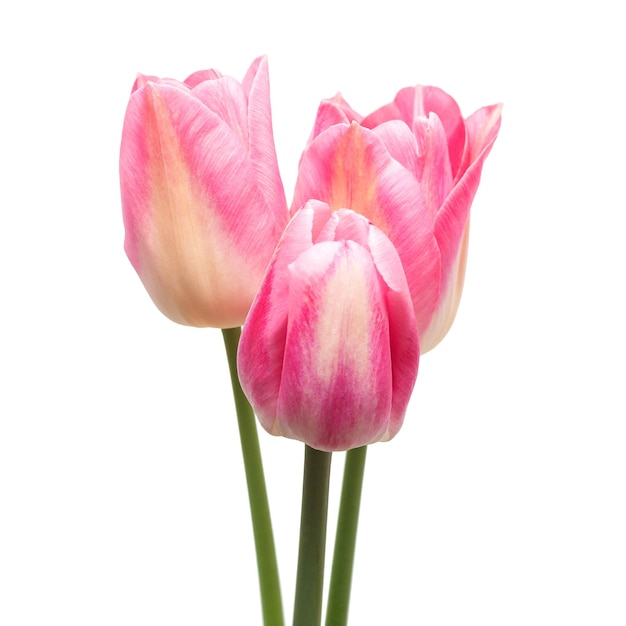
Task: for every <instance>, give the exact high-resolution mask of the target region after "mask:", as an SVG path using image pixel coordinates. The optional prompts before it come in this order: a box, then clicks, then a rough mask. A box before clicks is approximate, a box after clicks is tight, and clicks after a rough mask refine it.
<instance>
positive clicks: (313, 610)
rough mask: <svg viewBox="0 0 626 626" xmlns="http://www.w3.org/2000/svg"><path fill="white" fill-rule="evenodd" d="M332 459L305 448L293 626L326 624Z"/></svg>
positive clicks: (329, 455) (329, 454)
mask: <svg viewBox="0 0 626 626" xmlns="http://www.w3.org/2000/svg"><path fill="white" fill-rule="evenodd" d="M330 459H331V453H330V452H320V451H319V450H315V449H314V448H311V447H309V446H305V452H304V479H303V485H302V516H301V519H300V548H299V551H298V572H297V575H296V598H295V603H294V612H293V626H319V625H320V624H321V622H322V594H323V587H324V556H325V551H326V518H327V513H328V484H329V479H330Z"/></svg>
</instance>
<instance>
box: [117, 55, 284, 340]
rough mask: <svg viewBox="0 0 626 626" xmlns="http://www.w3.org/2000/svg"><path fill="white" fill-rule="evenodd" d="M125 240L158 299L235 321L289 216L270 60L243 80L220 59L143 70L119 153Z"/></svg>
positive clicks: (209, 322)
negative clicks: (180, 77) (182, 71)
mask: <svg viewBox="0 0 626 626" xmlns="http://www.w3.org/2000/svg"><path fill="white" fill-rule="evenodd" d="M120 181H121V190H122V209H123V214H124V224H125V227H126V239H125V249H126V253H127V255H128V258H129V259H130V261H131V263H132V264H133V266H134V267H135V269H136V271H137V273H138V274H139V276H140V278H141V280H142V282H143V283H144V285H145V287H146V289H147V291H148V293H149V294H150V296H151V297H152V299H153V300H154V302H155V304H156V305H157V307H158V308H159V309H160V310H161V311H162V312H163V313H164V314H165V315H167V317H169V318H171V319H172V320H174V321H175V322H179V323H181V324H187V325H190V326H213V327H219V328H228V327H234V326H240V325H241V324H242V323H243V321H244V320H245V317H246V315H247V313H248V310H249V308H250V304H251V303H252V300H253V298H254V294H255V293H256V290H257V289H258V287H259V285H260V283H261V280H262V278H263V274H264V272H265V268H266V266H267V264H268V262H269V260H270V258H271V255H272V252H273V250H274V247H275V246H276V243H277V242H278V240H279V238H280V235H281V233H282V232H283V230H284V227H285V225H286V223H287V219H288V211H287V204H286V200H285V195H284V190H283V185H282V182H281V179H280V175H279V172H278V163H277V159H276V154H275V150H274V140H273V135H272V120H271V113H270V99H269V80H268V71H267V61H266V59H265V58H259V59H257V60H256V61H254V63H252V65H251V66H250V69H249V70H248V72H247V73H246V76H245V78H244V79H243V82H242V83H241V84H240V83H238V82H237V81H236V80H234V79H233V78H231V77H229V76H222V75H221V74H220V73H219V72H217V71H215V70H206V71H201V72H196V73H195V74H192V75H191V76H190V77H189V78H187V80H185V81H184V82H182V83H181V82H178V81H175V80H171V79H159V78H155V77H151V76H139V78H138V79H137V81H136V82H135V85H134V87H133V91H132V94H131V97H130V101H129V103H128V108H127V111H126V118H125V121H124V129H123V134H122V145H121V154H120Z"/></svg>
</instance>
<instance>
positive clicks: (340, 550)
mask: <svg viewBox="0 0 626 626" xmlns="http://www.w3.org/2000/svg"><path fill="white" fill-rule="evenodd" d="M366 452H367V446H363V447H362V448H354V449H353V450H348V452H347V453H346V462H345V466H344V473H343V486H342V488H341V502H340V504H339V518H338V521H337V534H336V536H335V552H334V554H333V566H332V571H331V574H330V588H329V590H328V606H327V608H326V626H346V624H347V623H348V607H349V605H350V588H351V585H352V569H353V565H354V551H355V547H356V531H357V526H358V523H359V508H360V505H361V491H362V487H363V472H364V470H365V456H366Z"/></svg>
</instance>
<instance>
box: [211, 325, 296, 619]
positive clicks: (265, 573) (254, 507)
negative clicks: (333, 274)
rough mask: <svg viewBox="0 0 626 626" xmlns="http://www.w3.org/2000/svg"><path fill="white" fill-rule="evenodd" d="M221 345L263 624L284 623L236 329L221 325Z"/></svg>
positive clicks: (238, 331)
mask: <svg viewBox="0 0 626 626" xmlns="http://www.w3.org/2000/svg"><path fill="white" fill-rule="evenodd" d="M222 334H223V335H224V345H225V347H226V355H227V356H228V367H229V370H230V378H231V382H232V385H233V396H234V399H235V407H236V409H237V421H238V423H239V438H240V440H241V452H242V455H243V462H244V468H245V472H246V482H247V484H248V498H249V500H250V513H251V515H252V528H253V531H254V544H255V548H256V559H257V568H258V572H259V585H260V588H261V605H262V609H263V624H264V626H284V623H285V621H284V617H283V606H282V598H281V593H280V581H279V578H278V564H277V562H276V548H275V546H274V534H273V531H272V520H271V518H270V509H269V503H268V499H267V490H266V487H265V476H264V474H263V461H262V459H261V448H260V446H259V436H258V433H257V427H256V419H255V417H254V411H253V409H252V407H251V406H250V403H249V402H248V399H247V398H246V396H245V394H244V393H243V390H242V389H241V384H240V383H239V376H238V374H237V347H238V346H239V337H240V335H241V329H240V328H224V329H222Z"/></svg>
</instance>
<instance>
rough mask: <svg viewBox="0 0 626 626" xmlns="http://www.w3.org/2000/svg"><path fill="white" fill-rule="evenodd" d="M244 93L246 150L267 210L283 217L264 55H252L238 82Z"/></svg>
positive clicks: (280, 184)
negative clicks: (251, 61) (247, 139)
mask: <svg viewBox="0 0 626 626" xmlns="http://www.w3.org/2000/svg"><path fill="white" fill-rule="evenodd" d="M242 87H243V90H244V92H245V93H246V94H247V96H248V112H247V116H248V124H247V127H248V138H249V141H248V151H249V153H250V162H251V164H252V167H253V169H254V172H255V174H256V178H257V180H258V181H259V187H260V189H261V192H262V193H263V195H264V196H265V201H266V203H267V206H268V207H269V210H270V211H272V212H273V213H274V214H276V215H277V216H278V218H279V219H281V220H282V219H284V218H285V216H286V215H287V200H286V198H285V190H284V187H283V182H282V179H281V177H280V171H279V169H278V158H277V156H276V149H275V146H274V131H273V126H272V109H271V103H270V83H269V70H268V63H267V58H266V57H264V56H263V57H259V58H258V59H256V60H255V61H254V62H253V63H252V65H251V66H250V68H249V69H248V71H247V73H246V76H245V78H244V79H243V82H242Z"/></svg>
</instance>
